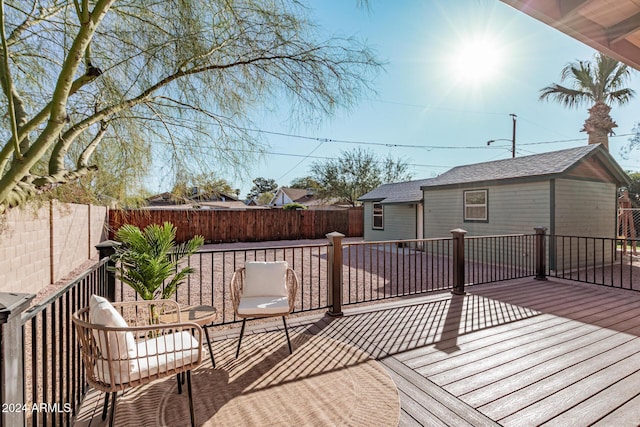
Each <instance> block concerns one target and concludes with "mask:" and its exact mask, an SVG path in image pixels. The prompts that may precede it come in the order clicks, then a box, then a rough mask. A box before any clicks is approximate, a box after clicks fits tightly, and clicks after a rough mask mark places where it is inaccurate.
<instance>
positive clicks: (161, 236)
mask: <svg viewBox="0 0 640 427" xmlns="http://www.w3.org/2000/svg"><path fill="white" fill-rule="evenodd" d="M175 238H176V228H175V226H174V225H173V224H171V223H169V222H165V223H164V224H163V225H158V224H151V225H148V226H147V227H145V229H144V230H142V231H141V230H140V229H139V228H138V227H136V226H134V225H130V224H125V225H123V226H122V227H120V228H119V229H118V231H117V232H116V240H118V241H119V242H121V245H120V246H117V247H116V253H115V254H114V255H113V259H114V260H115V261H116V262H119V265H118V267H117V268H116V275H117V277H118V279H119V280H121V281H122V282H124V283H126V284H127V285H129V286H131V288H133V290H135V291H136V292H137V293H138V295H140V297H141V298H142V299H145V300H152V299H158V298H161V299H166V298H170V297H171V296H172V295H173V294H174V293H175V292H176V291H177V290H178V287H179V286H180V285H181V284H182V283H183V282H184V281H185V279H186V278H187V276H188V275H189V274H191V273H193V272H194V271H195V270H194V269H193V267H181V266H180V260H181V259H182V258H184V257H185V256H189V255H192V254H193V253H195V252H196V251H197V250H198V248H200V246H202V244H203V243H204V238H203V237H202V236H194V237H193V238H192V239H191V240H189V241H187V242H185V243H182V244H179V245H176V243H175Z"/></svg>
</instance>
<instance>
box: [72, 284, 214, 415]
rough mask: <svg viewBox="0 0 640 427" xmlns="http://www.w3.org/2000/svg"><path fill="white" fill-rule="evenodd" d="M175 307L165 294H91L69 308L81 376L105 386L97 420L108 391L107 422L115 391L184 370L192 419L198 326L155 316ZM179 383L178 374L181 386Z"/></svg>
mask: <svg viewBox="0 0 640 427" xmlns="http://www.w3.org/2000/svg"><path fill="white" fill-rule="evenodd" d="M179 310H180V307H179V306H178V304H177V303H176V302H175V301H170V300H155V301H134V302H123V303H114V304H111V303H109V301H107V300H106V299H105V298H102V297H98V296H96V295H93V296H91V301H90V306H89V307H86V308H83V309H81V310H79V311H77V312H76V313H74V314H73V323H74V324H75V326H76V329H77V332H78V341H79V343H80V348H81V353H82V360H83V363H84V365H85V368H86V375H87V382H88V383H89V385H91V386H92V387H94V388H95V389H97V390H101V391H104V392H105V401H104V407H103V411H102V419H103V420H104V419H106V415H107V407H108V403H109V394H111V401H112V403H111V415H110V421H109V425H110V426H113V422H114V418H115V408H116V394H117V392H118V391H122V390H126V389H128V388H132V387H136V386H140V385H144V384H148V383H150V382H152V381H155V380H158V379H161V378H165V377H167V376H170V375H177V374H181V373H184V372H186V377H187V387H188V394H189V409H190V413H191V424H192V425H195V412H194V408H193V399H192V391H191V370H192V369H194V368H196V367H197V366H198V365H200V363H201V362H202V328H201V327H200V326H198V325H197V324H195V323H170V324H158V322H157V318H158V315H159V314H161V313H163V312H164V311H172V312H176V311H177V312H179ZM125 318H126V319H127V321H125ZM180 384H181V380H180V376H178V385H179V390H180V392H181V387H180Z"/></svg>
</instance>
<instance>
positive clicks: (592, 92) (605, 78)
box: [540, 53, 635, 150]
mask: <svg viewBox="0 0 640 427" xmlns="http://www.w3.org/2000/svg"><path fill="white" fill-rule="evenodd" d="M630 73H631V69H630V68H629V67H627V65H625V64H623V63H621V62H619V61H616V60H615V59H612V58H609V57H608V56H606V55H604V54H602V53H597V54H596V55H595V57H594V59H593V60H591V61H576V62H571V63H569V64H567V65H566V66H565V67H564V68H563V69H562V74H561V78H560V79H561V81H563V82H564V81H565V80H566V81H568V82H570V83H572V87H571V88H569V87H565V86H562V85H559V84H557V83H553V84H551V86H547V87H545V88H543V89H542V90H541V91H540V100H548V99H552V100H554V101H557V102H559V103H560V104H562V105H564V106H566V107H569V108H572V107H578V106H581V105H583V104H586V103H589V104H591V103H593V105H592V106H591V108H590V109H589V118H588V119H587V120H585V122H584V127H583V128H582V129H581V132H587V134H588V135H589V144H598V143H599V144H602V145H603V146H604V147H605V148H606V149H607V150H609V135H613V128H615V127H617V126H618V125H617V124H616V122H614V121H613V119H612V118H611V116H610V115H609V112H610V111H611V107H610V105H611V104H618V105H624V104H626V103H628V102H629V101H630V100H631V98H632V97H633V96H634V95H635V92H634V91H633V90H632V89H629V88H626V87H623V86H624V85H625V83H626V81H627V79H628V78H629V76H630Z"/></svg>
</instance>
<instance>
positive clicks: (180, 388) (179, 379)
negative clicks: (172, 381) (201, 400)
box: [176, 373, 182, 394]
mask: <svg viewBox="0 0 640 427" xmlns="http://www.w3.org/2000/svg"><path fill="white" fill-rule="evenodd" d="M176 380H177V381H178V394H182V374H181V373H177V374H176Z"/></svg>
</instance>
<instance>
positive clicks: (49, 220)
mask: <svg viewBox="0 0 640 427" xmlns="http://www.w3.org/2000/svg"><path fill="white" fill-rule="evenodd" d="M106 220H107V208H105V207H101V206H90V205H76V204H64V203H58V202H51V204H46V205H44V206H43V207H41V208H39V209H33V208H29V207H27V208H25V209H12V210H10V211H9V212H8V213H7V214H5V216H4V217H3V218H2V219H1V220H0V224H1V226H0V292H26V293H37V292H38V291H40V290H41V289H42V288H44V287H45V286H47V285H49V284H51V283H54V282H56V281H58V280H60V279H61V278H63V277H65V276H66V275H68V274H69V273H70V272H71V271H73V270H74V269H76V268H78V267H79V266H80V265H82V264H83V263H84V262H85V261H87V260H88V259H90V258H95V259H97V251H96V250H95V247H94V246H95V245H96V244H98V243H99V242H101V241H102V240H104V239H105V236H106V232H105V230H106V227H105V224H106Z"/></svg>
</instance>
